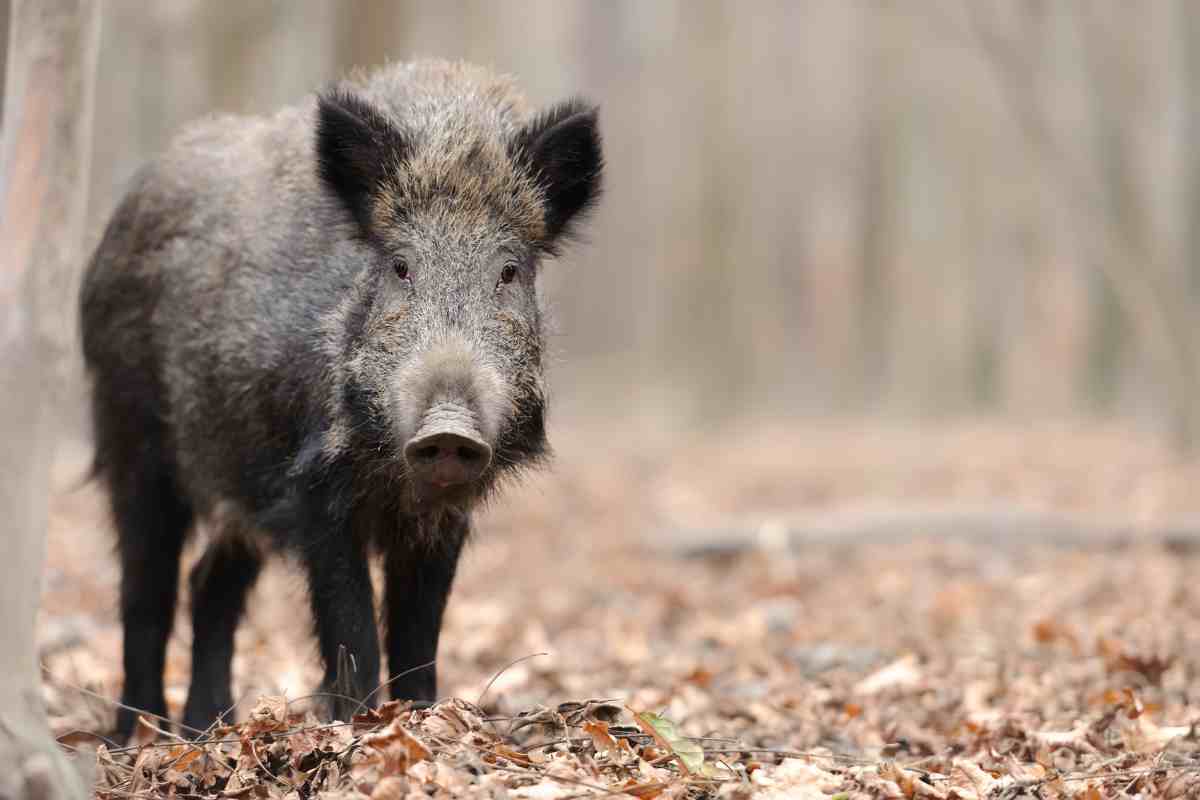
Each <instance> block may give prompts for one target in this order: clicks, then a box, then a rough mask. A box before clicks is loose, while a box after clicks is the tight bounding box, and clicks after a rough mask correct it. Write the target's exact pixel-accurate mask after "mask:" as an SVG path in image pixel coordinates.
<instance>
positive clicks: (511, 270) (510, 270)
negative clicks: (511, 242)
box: [500, 264, 517, 283]
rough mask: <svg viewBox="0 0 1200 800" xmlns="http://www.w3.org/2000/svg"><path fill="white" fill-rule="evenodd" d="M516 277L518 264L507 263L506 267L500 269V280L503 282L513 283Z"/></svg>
mask: <svg viewBox="0 0 1200 800" xmlns="http://www.w3.org/2000/svg"><path fill="white" fill-rule="evenodd" d="M516 277H517V265H516V264H505V265H504V269H502V270H501V271H500V282H501V283H512V282H513V279H514V278H516Z"/></svg>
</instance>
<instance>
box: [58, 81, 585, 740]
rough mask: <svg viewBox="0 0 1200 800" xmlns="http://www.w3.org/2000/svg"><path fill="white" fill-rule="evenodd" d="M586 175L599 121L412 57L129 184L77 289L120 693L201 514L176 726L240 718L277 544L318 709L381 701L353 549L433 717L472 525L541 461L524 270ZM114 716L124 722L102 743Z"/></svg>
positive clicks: (150, 636) (206, 124)
mask: <svg viewBox="0 0 1200 800" xmlns="http://www.w3.org/2000/svg"><path fill="white" fill-rule="evenodd" d="M601 172H602V154H601V143H600V136H599V133H598V131H597V120H596V110H595V108H594V107H592V106H589V105H587V104H585V103H583V102H581V101H579V100H572V101H568V102H564V103H561V104H559V105H555V106H553V107H551V108H549V109H548V110H546V111H544V112H542V113H540V114H536V115H531V114H529V113H528V111H527V109H526V105H525V102H524V101H523V99H522V97H521V96H520V94H519V93H518V91H517V90H516V88H515V87H514V86H513V84H512V83H511V82H510V80H508V79H506V78H503V77H498V76H496V75H493V74H491V73H490V72H488V71H486V70H483V69H479V68H476V67H471V66H468V65H462V64H448V63H442V62H419V63H412V64H398V65H393V66H389V67H387V68H384V69H382V70H380V71H378V72H375V73H373V74H370V75H366V76H359V77H357V78H354V79H351V80H348V81H345V82H343V83H341V84H339V85H338V86H336V87H335V88H333V89H332V90H330V91H327V92H325V93H323V94H320V95H319V96H316V97H312V98H310V99H309V100H308V101H306V102H304V103H302V104H300V105H299V106H296V107H290V108H286V109H284V110H282V111H280V112H278V113H277V114H275V115H274V116H271V117H268V118H246V117H232V116H225V117H219V118H215V119H211V120H207V121H203V122H200V123H197V124H194V125H192V126H191V127H189V128H187V129H185V131H184V132H183V133H182V134H181V135H180V136H179V137H178V138H177V139H176V140H175V141H174V142H173V144H172V145H171V147H170V148H169V149H168V151H167V152H166V153H165V154H164V155H163V156H161V157H160V158H158V159H157V160H155V161H154V162H152V163H151V164H149V165H148V166H147V167H145V168H144V169H143V170H142V171H141V172H140V173H139V174H138V176H137V177H136V179H135V180H134V182H133V185H132V187H131V189H130V190H129V192H128V193H127V195H126V196H125V197H124V199H123V201H122V202H121V204H120V206H119V207H118V209H117V210H116V212H115V213H114V216H113V218H112V220H111V221H110V222H109V224H108V228H107V230H106V232H105V235H104V237H103V240H102V241H101V243H100V245H99V246H98V248H97V250H96V252H95V254H94V255H93V257H92V260H91V262H90V265H89V267H88V269H87V273H86V277H85V280H84V285H83V290H82V297H81V314H82V333H83V346H84V354H85V358H86V362H87V365H88V368H89V372H90V375H91V377H92V413H93V423H94V427H95V437H96V462H95V469H96V473H97V475H98V477H100V478H101V479H102V480H103V481H104V483H105V484H106V485H107V488H108V490H109V494H110V497H111V505H112V512H113V515H114V518H115V524H116V528H117V533H118V554H119V559H120V565H121V590H120V591H121V620H122V624H123V627H124V670H125V683H124V690H123V694H122V703H124V704H125V705H126V706H129V707H132V708H139V709H144V710H146V711H150V712H152V713H154V714H158V715H162V716H165V715H166V703H165V700H164V695H163V667H164V660H165V653H166V646H167V639H168V637H169V635H170V632H171V625H172V619H173V616H174V610H175V601H176V594H177V588H178V587H177V584H178V573H179V558H180V552H181V548H182V547H183V544H184V541H185V539H186V537H187V536H188V534H189V531H190V530H191V529H192V528H193V527H194V523H196V522H197V521H198V520H203V521H204V522H205V523H206V527H207V528H209V529H210V530H211V531H212V533H213V536H212V541H211V542H210V544H209V546H208V549H207V550H206V552H205V553H204V554H203V556H202V557H201V559H200V560H199V561H198V562H197V564H196V566H195V568H194V569H193V570H192V572H191V575H190V579H189V582H190V589H191V606H192V620H193V631H194V641H193V644H192V683H191V688H190V691H189V693H188V699H187V704H186V707H185V711H184V717H183V721H184V724H185V725H186V726H188V727H189V728H191V729H193V730H203V729H205V728H207V727H209V725H210V724H211V723H213V722H214V720H216V719H218V718H219V716H221V715H222V714H225V713H227V712H228V711H229V709H230V707H231V706H232V705H233V699H232V697H231V690H230V662H231V659H232V655H233V642H234V631H235V628H236V626H237V623H238V620H239V618H240V616H241V615H242V611H243V608H244V605H245V598H246V593H247V591H248V590H249V589H250V588H251V587H252V585H253V584H254V581H255V578H256V576H257V575H258V573H259V570H260V566H261V564H262V560H263V557H264V555H265V554H266V553H268V552H270V551H273V550H282V551H285V552H290V553H293V554H295V555H296V556H297V557H298V561H299V562H300V564H301V565H302V566H303V569H304V572H305V574H306V577H307V581H308V587H309V592H310V596H311V604H312V610H313V615H314V618H315V627H316V635H317V639H318V641H319V647H320V653H321V657H322V659H323V661H324V666H325V678H324V681H323V690H325V691H327V692H331V693H333V692H337V693H339V694H340V695H341V696H336V697H334V698H333V700H332V703H331V707H330V710H331V711H332V713H333V715H334V716H337V717H339V718H343V719H345V718H347V717H348V715H349V714H351V713H352V712H353V711H354V710H355V709H356V708H357V707H359V705H360V702H361V701H366V702H367V703H368V704H369V703H373V702H374V701H375V699H376V696H377V695H376V693H375V689H376V686H377V684H378V681H379V671H380V646H379V642H378V636H377V632H376V626H375V612H374V598H373V593H372V587H371V581H370V575H369V570H368V556H369V555H370V554H371V553H372V552H378V553H379V554H381V556H382V559H383V562H384V567H385V573H386V592H385V597H384V599H383V605H384V609H383V614H382V617H383V620H384V624H385V627H386V630H387V658H388V666H389V669H390V674H391V680H390V691H391V695H392V696H393V697H400V698H413V699H418V700H432V699H434V697H435V692H436V673H435V670H434V668H433V667H432V666H429V667H422V665H425V664H427V663H428V662H431V661H433V659H434V658H435V654H436V651H437V642H438V633H439V630H440V628H441V622H442V612H443V609H444V607H445V604H446V598H447V595H448V593H449V591H450V585H451V582H452V580H453V577H454V572H455V566H456V563H457V561H458V556H459V552H460V550H461V548H462V546H463V543H464V540H465V539H466V538H467V536H468V533H469V530H470V513H471V509H472V507H474V506H476V505H477V504H478V502H479V501H481V500H482V499H484V498H486V497H487V496H488V494H489V493H490V492H491V491H492V490H493V489H494V487H495V486H496V483H497V481H498V480H499V479H501V478H503V477H504V476H506V475H511V474H513V473H514V472H515V471H518V470H520V469H521V468H522V467H525V466H529V465H531V464H534V463H536V462H537V461H538V459H539V458H540V457H541V456H542V455H543V454H544V453H545V451H546V436H545V428H544V411H545V396H544V392H543V374H542V358H543V356H542V323H541V315H540V310H539V301H538V296H537V292H536V290H535V279H536V275H537V270H538V264H539V262H540V261H542V260H543V259H544V258H546V257H547V256H551V255H554V254H555V253H556V252H557V250H558V249H559V247H560V245H561V244H562V243H563V242H564V241H566V240H567V239H568V238H569V236H570V234H571V232H572V227H573V225H574V224H575V223H576V222H578V221H579V219H580V218H581V217H582V212H584V211H586V210H587V209H588V208H589V207H590V206H591V205H592V204H593V203H594V202H595V200H596V199H597V196H598V193H599V190H600V178H601ZM134 722H135V714H134V712H131V711H129V710H127V709H122V710H121V711H120V712H119V714H118V723H117V724H118V731H119V733H121V734H124V735H128V734H129V733H130V731H131V730H132V727H133V724H134Z"/></svg>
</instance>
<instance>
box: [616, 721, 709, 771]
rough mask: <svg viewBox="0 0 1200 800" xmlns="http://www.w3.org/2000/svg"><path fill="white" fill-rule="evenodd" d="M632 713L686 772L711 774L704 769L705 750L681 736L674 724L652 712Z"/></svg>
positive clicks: (639, 725) (641, 725)
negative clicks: (677, 760)
mask: <svg viewBox="0 0 1200 800" xmlns="http://www.w3.org/2000/svg"><path fill="white" fill-rule="evenodd" d="M630 711H631V713H632V714H633V718H634V720H635V721H636V722H637V724H638V727H640V728H641V729H642V730H643V731H645V732H646V733H648V734H650V735H651V736H653V737H654V738H655V740H657V741H658V743H659V744H660V745H661V746H662V747H664V748H665V749H667V750H669V751H670V752H672V753H673V754H674V755H675V757H676V758H678V759H679V763H680V765H681V766H683V769H684V772H688V773H693V774H700V775H707V774H709V770H706V769H705V768H704V767H705V765H704V748H702V747H701V746H700V744H699V743H698V742H693V741H692V740H690V739H688V738H687V737H685V736H684V735H683V734H681V733H680V732H679V729H678V728H676V727H675V723H674V722H671V720H669V719H667V718H666V717H660V716H659V715H658V714H655V713H653V712H651V711H641V712H636V711H633V710H632V709H630Z"/></svg>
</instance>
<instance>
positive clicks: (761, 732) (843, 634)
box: [39, 423, 1200, 800]
mask: <svg viewBox="0 0 1200 800" xmlns="http://www.w3.org/2000/svg"><path fill="white" fill-rule="evenodd" d="M556 444H557V448H558V456H557V458H556V459H555V462H554V464H553V466H552V467H551V468H550V469H548V470H547V471H545V472H543V473H541V474H539V475H537V476H534V477H531V478H530V479H529V480H527V481H526V482H525V483H524V484H523V485H522V486H520V487H516V488H514V489H513V490H511V491H509V492H507V493H505V494H504V496H503V497H502V498H501V499H500V500H498V501H497V502H496V503H495V505H494V507H492V508H491V509H489V510H488V511H487V512H486V513H485V514H483V515H482V516H481V517H480V518H479V520H478V525H477V536H476V539H475V541H474V543H473V546H472V547H471V549H470V550H469V552H468V553H467V555H466V556H465V558H464V563H463V566H462V569H461V570H460V573H459V579H458V583H457V588H456V591H455V593H454V595H453V596H452V598H451V602H450V608H449V610H448V616H447V620H446V626H445V629H444V632H443V636H442V647H441V651H440V653H439V662H438V669H439V673H440V681H441V685H440V688H441V690H442V692H443V693H444V694H445V696H446V697H448V698H456V699H453V700H446V701H444V702H441V703H439V704H437V705H436V706H434V707H433V708H432V709H428V710H411V709H409V708H407V707H406V706H403V705H400V704H389V705H386V706H384V707H383V709H381V711H379V712H373V713H371V714H367V715H364V716H362V717H360V718H358V719H357V720H356V721H355V722H354V723H353V724H341V725H331V724H322V723H320V722H318V721H317V720H316V719H315V717H312V716H311V715H309V714H307V712H306V711H305V710H304V705H305V703H304V701H303V700H302V699H301V698H303V696H304V695H306V694H308V693H309V692H310V691H312V688H313V687H314V686H315V685H316V683H317V681H318V677H319V669H318V664H317V661H316V656H315V648H314V646H313V644H312V642H311V639H310V634H309V625H310V622H309V619H308V617H307V613H308V612H307V600H306V599H305V595H304V592H303V588H302V586H301V584H300V580H299V578H298V576H297V575H296V573H295V571H294V570H293V569H292V568H291V567H290V566H289V565H287V564H286V563H283V562H280V561H277V562H276V563H275V564H274V565H273V566H272V567H271V569H270V570H269V571H268V572H267V574H266V575H265V576H264V579H263V580H262V581H261V582H260V584H259V586H258V588H257V589H256V591H255V593H254V595H253V596H252V598H251V603H250V612H249V615H248V619H247V621H246V623H245V624H244V625H243V627H242V629H241V630H240V632H239V635H238V650H237V656H236V659H235V662H234V672H235V693H236V695H235V696H238V697H241V698H242V700H241V701H240V705H239V707H238V710H237V716H238V719H239V720H242V722H240V723H239V724H238V725H236V726H230V727H228V728H226V729H220V730H217V731H215V732H214V734H213V736H212V741H209V742H208V743H205V744H203V745H202V746H195V745H190V744H184V743H181V742H178V741H175V740H171V739H164V738H163V737H162V736H161V735H160V736H158V738H155V733H154V732H153V731H150V730H148V729H146V730H143V731H141V732H140V735H139V736H137V737H135V743H134V745H133V746H132V747H122V746H121V745H122V744H123V743H108V744H105V745H103V746H102V747H101V748H100V750H99V752H98V758H99V764H98V767H97V771H96V777H97V781H98V794H99V796H101V797H111V798H125V797H159V796H172V795H173V796H177V797H181V798H182V797H218V796H225V797H295V798H309V797H316V796H321V797H363V796H369V797H376V798H400V797H409V796H411V797H429V796H435V797H458V796H489V797H514V798H519V797H524V798H558V797H591V796H602V795H606V794H614V793H616V794H620V793H624V794H625V795H626V796H628V795H633V796H637V797H643V798H650V797H700V796H721V797H742V796H755V797H805V796H807V797H813V798H817V797H825V796H830V797H833V798H837V800H848V798H851V797H854V798H858V797H868V796H869V797H889V798H893V797H894V798H916V797H919V798H936V799H937V800H948V799H949V798H955V797H957V798H964V799H974V798H984V797H988V798H995V799H998V798H1015V797H1017V796H1019V795H1024V794H1032V795H1037V796H1040V797H1043V798H1046V797H1072V798H1076V797H1078V798H1084V800H1100V798H1102V797H1104V798H1107V797H1118V796H1134V795H1141V796H1154V797H1164V798H1174V797H1178V796H1183V795H1187V796H1190V797H1195V796H1196V795H1197V794H1198V793H1200V739H1198V738H1197V729H1198V728H1197V726H1196V723H1197V722H1200V680H1198V675H1197V670H1198V669H1200V655H1198V654H1200V582H1198V581H1197V580H1196V578H1195V575H1196V574H1197V573H1198V572H1200V467H1197V466H1195V465H1181V464H1179V463H1176V462H1175V461H1173V460H1172V459H1171V457H1170V456H1169V455H1168V453H1167V452H1166V451H1165V450H1164V449H1162V448H1161V447H1160V446H1159V445H1158V444H1157V443H1156V442H1154V441H1153V440H1152V439H1149V438H1147V437H1144V436H1138V435H1136V434H1135V433H1132V432H1129V431H1120V430H1113V429H1097V428H1095V427H1091V428H1084V427H1070V426H1062V427H1053V426H1036V427H1030V426H1025V427H1022V426H1017V425H1005V424H999V423H996V424H990V423H989V424H969V425H968V424H963V425H958V426H947V427H942V428H938V429H935V430H917V429H906V428H899V427H887V426H884V425H879V424H872V425H865V426H854V425H849V424H842V425H833V424H831V425H825V426H821V425H815V424H814V425H809V426H806V427H787V428H757V429H748V430H743V431H729V432H726V433H725V434H724V435H723V436H721V437H720V441H719V442H718V441H716V439H715V438H710V439H697V440H695V441H688V442H680V441H673V442H665V441H664V442H657V443H656V442H651V443H642V444H641V445H640V446H639V448H638V450H637V451H636V452H633V451H632V450H628V449H626V450H622V449H618V448H614V447H613V446H612V445H611V444H609V443H606V440H605V438H604V437H603V436H590V435H588V434H583V433H580V434H575V435H574V436H569V435H565V434H562V433H560V434H559V435H558V436H557V438H556ZM82 464H83V461H82V459H81V458H73V457H70V455H68V457H66V458H64V459H62V467H61V468H60V470H59V475H58V482H59V484H60V486H61V487H63V488H62V490H61V491H60V492H58V494H57V496H56V499H55V501H54V505H53V509H52V525H51V536H50V542H49V553H48V565H47V569H46V574H45V609H44V615H43V618H42V620H41V623H40V625H39V635H40V637H41V640H40V644H41V655H42V662H43V664H44V666H45V670H46V681H45V696H46V700H47V703H48V707H49V709H50V712H51V722H52V725H53V727H54V728H55V732H56V733H57V734H59V735H60V736H61V737H62V741H63V743H64V744H65V745H67V746H72V747H78V748H82V749H84V750H88V751H89V752H90V748H92V747H95V746H96V744H97V743H98V742H99V741H100V740H99V739H97V738H96V737H94V736H92V735H91V733H94V732H99V733H103V732H105V731H107V730H109V729H110V728H111V726H112V721H113V714H114V710H113V706H112V702H111V699H112V698H115V697H117V696H118V694H119V688H120V681H121V675H120V629H119V626H118V625H117V617H116V585H117V578H118V576H117V572H116V568H115V564H114V562H113V559H112V557H111V533H110V531H109V529H108V523H107V518H106V514H105V512H104V505H103V498H102V496H101V495H100V493H99V491H98V490H97V489H96V488H95V487H94V486H85V487H83V488H71V487H72V484H75V485H76V486H77V484H78V480H79V477H80V475H81V474H82V471H83V466H82ZM191 557H194V553H192V554H191V555H189V558H191ZM185 612H186V601H185V602H183V603H181V608H180V613H179V620H178V624H177V625H176V629H175V634H174V636H173V639H172V642H171V649H170V652H169V656H168V666H167V673H166V680H167V684H168V687H169V688H168V702H169V705H170V706H171V712H172V714H173V715H175V717H176V718H178V714H179V712H180V710H181V707H182V703H183V700H184V697H185V693H186V688H187V681H188V646H189V641H190V630H189V628H190V626H189V623H188V620H187V616H186V613H185Z"/></svg>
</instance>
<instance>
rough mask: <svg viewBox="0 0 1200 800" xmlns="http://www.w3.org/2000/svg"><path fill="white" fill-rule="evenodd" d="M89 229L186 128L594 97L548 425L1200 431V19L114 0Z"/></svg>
mask: <svg viewBox="0 0 1200 800" xmlns="http://www.w3.org/2000/svg"><path fill="white" fill-rule="evenodd" d="M103 16H104V19H103V30H102V42H101V55H100V67H99V75H98V79H97V82H96V87H97V88H96V91H97V96H96V117H95V148H94V154H93V160H92V165H93V167H92V184H91V199H90V203H89V209H90V212H89V213H90V219H91V226H90V231H91V235H92V237H93V238H92V241H94V240H95V237H97V236H98V235H99V232H100V230H101V226H102V225H103V222H104V220H105V219H106V217H107V215H108V214H109V213H110V211H111V209H112V207H113V205H114V203H115V202H116V200H117V198H118V197H119V195H120V193H121V192H122V191H123V188H124V187H125V185H126V183H127V182H128V180H129V179H130V177H131V175H132V174H133V172H134V170H135V169H136V168H137V167H138V165H139V164H141V163H142V162H144V161H145V160H146V159H147V158H150V157H151V156H153V155H154V154H155V153H157V152H159V151H160V150H162V149H163V147H164V146H165V144H166V143H167V141H168V139H169V138H170V137H171V136H172V135H173V133H174V132H175V131H177V130H178V128H179V127H180V126H181V125H182V124H184V123H186V122H187V121H189V120H191V119H194V118H197V117H200V116H203V115H205V114H210V113H213V112H240V113H258V112H265V111H269V110H271V109H274V108H275V107H277V106H279V105H281V104H286V103H293V102H296V101H298V100H299V99H301V97H302V96H303V95H304V94H305V93H307V92H310V91H312V90H313V89H315V88H318V87H321V86H322V85H325V84H327V83H328V82H330V81H332V80H334V79H336V78H337V77H338V76H340V75H343V74H344V73H346V72H347V71H348V70H349V69H351V68H352V67H355V66H362V67H370V66H372V65H376V64H380V63H383V62H385V61H388V60H404V59H409V58H413V57H417V56H438V57H445V58H452V59H458V58H461V59H467V60H470V61H474V62H479V63H482V64H486V65H491V66H493V67H494V68H495V69H497V70H500V71H505V72H509V73H512V74H514V75H515V76H516V77H517V78H518V80H519V81H520V83H521V84H522V85H523V86H524V87H525V88H526V90H527V92H528V94H529V95H530V97H531V99H532V100H533V101H534V102H535V103H539V104H541V103H546V102H551V101H553V100H555V99H558V98H560V97H562V96H564V95H568V94H571V93H580V94H583V95H585V96H587V97H589V98H592V99H594V100H596V101H598V102H599V103H600V105H601V106H602V123H603V130H604V134H605V137H606V143H607V153H608V159H609V170H608V184H607V185H608V192H607V196H606V199H605V202H604V203H603V205H602V207H601V208H600V210H599V213H598V214H597V217H596V220H595V224H594V226H593V227H592V229H591V231H592V232H591V235H590V239H591V243H590V245H589V246H586V247H579V248H576V249H575V250H574V251H573V252H571V253H570V254H569V256H568V257H567V258H566V259H565V261H564V263H562V264H560V265H552V266H551V267H550V268H549V269H548V270H547V271H546V290H547V292H548V294H549V297H550V303H551V306H552V308H553V309H554V311H553V317H554V319H555V326H556V329H557V334H556V338H555V341H554V350H555V353H556V357H555V360H556V366H555V368H554V372H555V377H554V383H553V387H554V391H555V394H556V396H557V408H556V417H557V419H558V421H559V422H560V423H561V422H563V421H565V420H575V419H589V418H590V419H595V420H597V421H601V422H602V423H603V424H604V425H606V426H607V425H614V426H615V425H624V424H629V425H633V426H638V427H642V426H666V429H667V430H676V429H680V430H688V429H697V428H699V429H706V428H712V427H715V426H719V425H721V424H722V423H725V422H728V421H730V420H736V419H742V418H747V417H749V418H760V419H770V418H795V417H807V418H814V417H820V416H823V415H825V414H829V413H836V414H838V415H843V416H854V415H859V414H864V415H865V414H869V415H872V416H882V417H893V418H898V419H911V418H914V417H917V418H927V417H937V418H938V419H942V418H945V417H947V416H963V417H973V416H978V415H992V414H995V415H1002V416H1008V417H1016V418H1019V419H1031V420H1036V419H1043V420H1045V419H1062V418H1074V417H1081V416H1083V417H1101V418H1118V419H1120V420H1122V421H1128V422H1132V423H1134V424H1136V425H1139V426H1144V427H1145V428H1147V429H1150V430H1154V431H1156V432H1161V433H1164V434H1168V435H1170V436H1171V437H1173V439H1174V441H1175V443H1176V444H1177V445H1178V446H1180V447H1181V448H1182V449H1185V450H1186V449H1187V448H1190V447H1192V446H1193V445H1194V444H1195V443H1196V442H1197V441H1198V440H1200V350H1198V348H1197V344H1198V342H1200V314H1197V313H1196V306H1197V304H1198V303H1200V227H1198V226H1197V225H1196V224H1195V221H1196V220H1197V218H1198V217H1200V148H1197V147H1196V145H1195V143H1196V142H1197V141H1198V140H1200V15H1198V14H1197V13H1196V7H1195V6H1194V5H1193V4H1192V3H1190V2H1188V0H1146V2H1140V3H1127V2H1120V1H1118V0H1111V1H1108V0H1086V1H1084V0H1079V1H1073V0H1061V2H1038V1H1037V0H1028V1H1022V2H1016V1H1015V0H1013V1H1012V2H1009V0H979V1H978V2H976V1H975V0H920V1H919V2H877V1H875V0H810V1H806V2H792V1H791V0H755V1H754V2H741V3H739V2H732V0H730V1H729V2H717V1H715V0H703V1H697V0H655V1H654V2H645V1H644V0H624V1H623V2H584V1H583V0H513V1H512V2H488V1H487V0H475V1H473V2H462V1H456V2H445V0H414V1H411V2H384V1H368V0H350V1H349V2H332V1H329V2H322V1H321V0H297V1H289V2H282V1H281V2H269V1H268V0H250V1H249V2H238V3H231V2H204V0H170V1H169V2H168V1H166V0H164V1H163V2H152V3H144V2H117V1H114V2H111V3H109V4H107V5H106V6H105V8H104V13H103Z"/></svg>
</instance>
